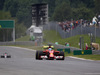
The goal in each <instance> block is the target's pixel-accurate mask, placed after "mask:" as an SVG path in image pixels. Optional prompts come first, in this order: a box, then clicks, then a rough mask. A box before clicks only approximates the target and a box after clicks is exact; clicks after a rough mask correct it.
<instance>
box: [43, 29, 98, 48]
mask: <svg viewBox="0 0 100 75" xmlns="http://www.w3.org/2000/svg"><path fill="white" fill-rule="evenodd" d="M80 37H83V38H84V43H87V44H88V46H90V37H89V36H88V35H76V36H72V37H69V38H65V39H62V38H61V37H60V35H59V33H56V31H53V30H52V31H44V39H45V42H44V44H47V43H49V42H52V43H55V42H58V43H59V44H62V45H65V43H66V42H68V43H69V44H70V46H72V47H77V48H79V45H78V43H79V39H80ZM96 42H97V43H99V44H100V38H96ZM84 46H85V45H84Z"/></svg>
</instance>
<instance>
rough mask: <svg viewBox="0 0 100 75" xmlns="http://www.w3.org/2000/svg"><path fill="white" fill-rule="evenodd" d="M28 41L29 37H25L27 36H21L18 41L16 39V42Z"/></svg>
mask: <svg viewBox="0 0 100 75" xmlns="http://www.w3.org/2000/svg"><path fill="white" fill-rule="evenodd" d="M29 40H30V36H29V35H27V36H22V37H20V38H18V39H16V41H29Z"/></svg>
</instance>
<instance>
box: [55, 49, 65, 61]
mask: <svg viewBox="0 0 100 75" xmlns="http://www.w3.org/2000/svg"><path fill="white" fill-rule="evenodd" d="M59 56H63V58H59V59H57V60H64V59H65V55H64V52H63V51H61V52H60V53H59Z"/></svg>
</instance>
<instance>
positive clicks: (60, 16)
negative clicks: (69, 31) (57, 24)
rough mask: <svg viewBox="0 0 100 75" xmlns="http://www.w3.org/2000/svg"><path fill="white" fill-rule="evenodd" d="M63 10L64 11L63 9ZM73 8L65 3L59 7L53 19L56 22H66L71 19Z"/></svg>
mask: <svg viewBox="0 0 100 75" xmlns="http://www.w3.org/2000/svg"><path fill="white" fill-rule="evenodd" d="M62 8H63V9H62ZM71 13H72V12H71V8H70V6H69V4H67V3H65V2H63V3H62V4H61V5H59V6H58V7H57V8H56V9H55V12H54V14H53V19H54V20H55V21H64V20H66V19H70V18H71Z"/></svg>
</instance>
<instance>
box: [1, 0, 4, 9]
mask: <svg viewBox="0 0 100 75" xmlns="http://www.w3.org/2000/svg"><path fill="white" fill-rule="evenodd" d="M4 3H5V0H0V10H2V9H3V6H4Z"/></svg>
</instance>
